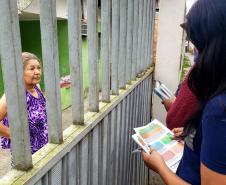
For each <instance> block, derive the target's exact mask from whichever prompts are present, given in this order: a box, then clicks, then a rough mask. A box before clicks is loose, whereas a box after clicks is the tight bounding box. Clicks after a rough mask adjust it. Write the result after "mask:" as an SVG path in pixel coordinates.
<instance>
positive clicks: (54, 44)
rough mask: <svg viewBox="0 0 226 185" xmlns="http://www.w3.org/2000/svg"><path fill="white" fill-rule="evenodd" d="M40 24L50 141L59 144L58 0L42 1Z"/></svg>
mask: <svg viewBox="0 0 226 185" xmlns="http://www.w3.org/2000/svg"><path fill="white" fill-rule="evenodd" d="M40 26H41V40H42V58H43V69H44V74H45V76H44V81H45V84H46V85H45V95H46V106H47V122H48V127H49V129H48V133H49V142H51V143H56V144H59V143H62V141H63V132H62V115H61V97H60V84H59V81H60V72H59V54H58V38H57V19H56V0H51V1H49V0H42V1H40Z"/></svg>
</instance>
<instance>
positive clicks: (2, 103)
mask: <svg viewBox="0 0 226 185" xmlns="http://www.w3.org/2000/svg"><path fill="white" fill-rule="evenodd" d="M6 111H7V105H6V96H5V94H3V96H2V97H1V99H0V120H1V119H3V118H4V117H5V116H6V114H7V113H6Z"/></svg>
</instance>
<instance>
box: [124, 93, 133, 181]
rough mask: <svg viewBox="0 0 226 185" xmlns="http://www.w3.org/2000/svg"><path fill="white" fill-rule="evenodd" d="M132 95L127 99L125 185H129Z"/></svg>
mask: <svg viewBox="0 0 226 185" xmlns="http://www.w3.org/2000/svg"><path fill="white" fill-rule="evenodd" d="M131 104H132V93H130V94H129V95H128V97H127V104H126V105H127V114H126V124H127V127H126V128H127V129H126V146H127V147H126V156H125V169H124V171H125V174H124V184H126V183H128V172H129V170H130V155H131V134H132V132H131V129H132V128H131V126H132V124H131V116H132V107H131Z"/></svg>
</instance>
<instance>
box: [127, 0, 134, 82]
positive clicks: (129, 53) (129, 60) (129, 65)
mask: <svg viewBox="0 0 226 185" xmlns="http://www.w3.org/2000/svg"><path fill="white" fill-rule="evenodd" d="M133 3H134V0H128V11H127V38H126V41H127V45H126V47H127V51H126V53H127V54H126V82H127V83H130V81H131V80H132V50H133V11H134V10H133Z"/></svg>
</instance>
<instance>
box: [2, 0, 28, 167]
mask: <svg viewBox="0 0 226 185" xmlns="http://www.w3.org/2000/svg"><path fill="white" fill-rule="evenodd" d="M0 17H1V18H0V40H1V41H0V43H1V44H0V49H1V52H0V53H1V63H2V68H3V78H4V84H5V96H6V101H7V116H8V118H9V122H10V136H11V142H12V158H13V165H14V166H15V167H16V168H18V169H22V170H27V169H29V168H30V167H31V166H32V159H31V153H30V139H29V129H28V124H27V111H26V103H25V96H24V95H25V91H24V84H23V67H22V61H21V42H20V33H19V18H18V15H17V6H16V1H13V0H2V1H0Z"/></svg>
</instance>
